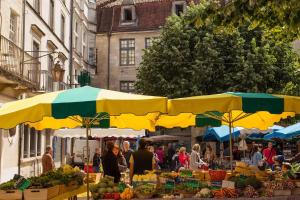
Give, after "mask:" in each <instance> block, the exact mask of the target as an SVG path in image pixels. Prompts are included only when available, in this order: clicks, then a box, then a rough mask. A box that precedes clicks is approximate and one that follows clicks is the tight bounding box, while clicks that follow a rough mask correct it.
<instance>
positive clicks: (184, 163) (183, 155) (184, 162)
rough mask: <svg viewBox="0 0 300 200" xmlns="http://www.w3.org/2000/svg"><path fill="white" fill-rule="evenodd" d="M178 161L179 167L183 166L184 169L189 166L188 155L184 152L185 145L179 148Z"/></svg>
mask: <svg viewBox="0 0 300 200" xmlns="http://www.w3.org/2000/svg"><path fill="white" fill-rule="evenodd" d="M179 163H180V167H184V168H186V169H188V168H189V156H188V154H187V153H186V148H185V147H181V148H180V150H179Z"/></svg>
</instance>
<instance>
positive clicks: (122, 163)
mask: <svg viewBox="0 0 300 200" xmlns="http://www.w3.org/2000/svg"><path fill="white" fill-rule="evenodd" d="M117 159H118V166H119V171H120V172H125V171H126V170H127V169H128V168H127V163H126V159H125V157H124V155H123V154H122V151H120V149H119V150H118V156H117Z"/></svg>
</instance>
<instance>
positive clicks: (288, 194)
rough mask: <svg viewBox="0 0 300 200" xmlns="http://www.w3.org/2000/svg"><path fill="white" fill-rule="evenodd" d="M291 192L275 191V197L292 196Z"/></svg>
mask: <svg viewBox="0 0 300 200" xmlns="http://www.w3.org/2000/svg"><path fill="white" fill-rule="evenodd" d="M291 195H292V191H291V190H274V196H291Z"/></svg>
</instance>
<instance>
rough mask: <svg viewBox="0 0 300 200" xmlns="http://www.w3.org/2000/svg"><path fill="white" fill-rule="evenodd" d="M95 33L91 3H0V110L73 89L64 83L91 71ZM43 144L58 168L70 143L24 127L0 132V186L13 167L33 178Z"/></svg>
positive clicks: (87, 0)
mask: <svg viewBox="0 0 300 200" xmlns="http://www.w3.org/2000/svg"><path fill="white" fill-rule="evenodd" d="M71 6H73V8H74V9H73V13H74V16H73V22H74V26H73V28H74V30H73V31H74V34H73V36H74V39H73V45H72V48H73V49H74V54H73V58H72V59H73V66H72V68H71V70H72V74H73V76H70V74H69V72H70V71H71V70H70V68H69V67H70V57H71V56H70V33H71V32H72V31H71V30H70V22H71ZM23 8H25V15H24V17H23ZM23 20H25V23H23ZM75 24H77V26H75ZM23 25H24V26H23ZM23 27H24V38H25V39H24V48H22V47H23ZM76 28H77V29H76ZM75 31H76V33H75ZM95 33H96V3H95V0H74V3H73V5H71V0H2V1H0V47H1V48H0V107H1V105H2V104H3V103H7V102H10V101H14V100H17V99H22V98H28V97H31V96H35V95H37V94H41V93H46V92H52V91H57V90H63V89H68V88H70V87H76V86H77V85H69V83H70V82H71V81H70V79H72V80H73V81H72V82H73V83H74V84H76V83H77V75H79V74H80V71H82V70H89V71H91V72H93V71H95V70H94V69H95V67H94V66H95V62H96V56H95V51H96V50H95ZM75 36H76V37H75ZM75 38H77V39H75ZM75 41H76V42H75ZM75 47H76V50H75ZM23 52H24V65H23V64H22V63H23V60H22V55H23ZM57 63H58V64H59V65H60V67H61V68H62V69H63V70H64V74H63V76H62V79H61V80H55V77H54V76H53V74H52V69H53V68H54V66H55V64H57ZM47 145H50V146H52V147H53V148H54V150H55V163H56V166H57V167H59V166H60V165H61V164H62V163H64V161H65V155H66V153H67V152H70V148H71V142H70V140H68V139H63V138H55V137H53V132H52V131H49V130H47V131H36V130H34V129H32V128H30V127H28V126H17V127H16V128H12V129H10V130H1V129H0V183H1V182H4V181H7V180H9V179H11V178H12V177H13V175H14V174H16V173H18V169H20V174H21V175H23V176H25V177H29V176H34V175H39V174H40V173H41V172H42V168H41V158H42V155H43V153H44V151H45V148H46V146H47ZM7 152H12V153H7ZM19 161H20V163H19ZM18 165H19V167H18Z"/></svg>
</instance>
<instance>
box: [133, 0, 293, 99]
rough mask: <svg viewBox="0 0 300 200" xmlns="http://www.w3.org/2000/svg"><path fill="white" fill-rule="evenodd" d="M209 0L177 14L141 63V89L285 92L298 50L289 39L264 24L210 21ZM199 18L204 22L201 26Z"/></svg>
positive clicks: (184, 92) (171, 92)
mask: <svg viewBox="0 0 300 200" xmlns="http://www.w3.org/2000/svg"><path fill="white" fill-rule="evenodd" d="M212 9H215V8H214V5H212V4H208V3H207V2H204V3H201V4H200V5H192V6H191V7H190V8H189V9H188V10H187V12H186V13H185V14H183V15H182V16H180V17H178V16H172V17H170V18H169V19H168V20H167V23H166V25H165V26H164V27H163V29H162V33H161V36H160V38H159V39H158V40H156V41H155V42H154V43H153V46H152V47H151V48H149V49H147V50H145V54H144V56H143V61H142V63H141V65H140V67H139V69H138V75H137V78H138V81H137V83H136V88H137V90H138V92H140V93H144V94H149V95H163V96H168V97H185V96H192V95H202V94H213V93H221V92H227V91H240V92H281V91H282V90H283V88H285V86H286V84H287V83H289V82H292V81H293V78H294V74H295V71H296V70H295V66H298V56H297V55H296V53H294V52H293V50H292V48H291V47H290V45H289V44H288V43H277V42H276V40H274V39H268V38H265V37H264V33H265V31H264V29H263V27H261V26H257V27H256V28H253V29H251V30H249V29H248V27H249V24H245V25H244V26H240V27H238V28H232V27H224V26H222V25H220V24H219V23H211V21H209V18H208V17H207V18H206V20H204V21H203V20H201V21H198V22H194V21H193V19H195V16H203V18H205V16H208V15H207V13H208V12H209V11H210V10H212ZM199 24H200V26H199Z"/></svg>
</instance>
